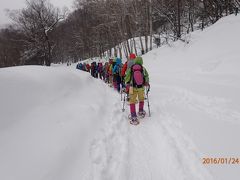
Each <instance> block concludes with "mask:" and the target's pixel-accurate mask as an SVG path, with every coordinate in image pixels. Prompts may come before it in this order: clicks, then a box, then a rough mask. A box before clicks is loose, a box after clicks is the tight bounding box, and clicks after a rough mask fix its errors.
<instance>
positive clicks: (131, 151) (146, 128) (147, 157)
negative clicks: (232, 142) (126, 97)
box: [84, 93, 212, 180]
mask: <svg viewBox="0 0 240 180" xmlns="http://www.w3.org/2000/svg"><path fill="white" fill-rule="evenodd" d="M187 94H188V95H189V93H187ZM169 101H171V102H174V99H170V100H169ZM165 103H168V102H165ZM161 106H164V103H163V104H161V105H159V104H154V103H152V108H153V109H152V113H153V115H152V117H151V118H149V117H145V119H142V120H141V122H140V124H139V125H138V126H132V125H130V124H129V122H128V113H129V111H128V108H129V107H128V106H127V107H126V109H127V112H125V113H122V112H121V105H120V104H119V99H116V102H115V103H114V108H113V112H112V116H111V117H110V118H109V120H108V122H109V123H108V125H107V127H106V128H105V129H103V130H102V136H101V138H98V139H94V140H93V142H92V144H91V146H90V156H91V159H92V168H91V170H90V172H89V174H87V176H86V177H85V178H84V179H85V180H122V179H124V180H146V179H147V180H159V179H164V180H173V179H178V180H208V179H212V177H211V175H210V174H209V173H208V171H207V170H206V169H205V167H203V166H202V164H201V158H200V157H199V153H198V150H197V148H196V147H195V146H194V144H193V143H192V142H191V139H190V138H188V136H187V135H185V134H184V133H183V131H182V130H181V125H180V123H178V121H177V119H175V118H174V114H169V113H167V112H166V111H165V112H162V109H164V108H162V107H161ZM145 108H147V107H146V105H145ZM137 109H138V107H137ZM156 112H161V113H156ZM155 113H156V115H157V114H160V115H159V116H155Z"/></svg>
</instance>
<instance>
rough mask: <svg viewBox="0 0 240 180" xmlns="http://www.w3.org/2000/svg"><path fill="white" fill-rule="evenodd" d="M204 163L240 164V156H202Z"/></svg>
mask: <svg viewBox="0 0 240 180" xmlns="http://www.w3.org/2000/svg"><path fill="white" fill-rule="evenodd" d="M202 163H203V164H205V165H212V164H213V165H214V164H216V165H217V164H229V165H231V164H232V165H240V157H226V158H224V157H220V158H209V157H207V158H202Z"/></svg>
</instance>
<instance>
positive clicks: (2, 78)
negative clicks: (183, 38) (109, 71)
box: [0, 16, 240, 180]
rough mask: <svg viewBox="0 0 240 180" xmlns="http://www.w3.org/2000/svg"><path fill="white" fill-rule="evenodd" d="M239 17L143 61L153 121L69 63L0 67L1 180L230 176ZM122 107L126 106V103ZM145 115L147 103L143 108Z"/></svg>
mask: <svg viewBox="0 0 240 180" xmlns="http://www.w3.org/2000/svg"><path fill="white" fill-rule="evenodd" d="M239 32H240V16H237V17H235V16H228V17H225V18H223V19H221V20H219V22H217V23H216V24H215V25H213V26H211V27H209V28H207V29H205V30H204V31H203V32H201V31H196V32H194V33H193V34H192V35H191V38H190V42H189V43H188V44H184V43H182V42H176V43H174V44H173V46H172V47H168V46H164V47H161V48H159V49H155V50H153V51H152V52H150V53H148V54H146V55H144V56H143V58H144V66H145V67H146V68H147V70H148V72H149V74H150V81H151V92H150V103H151V112H152V116H151V117H146V118H145V119H143V120H141V123H140V125H139V126H132V125H130V124H129V123H128V118H127V116H128V113H129V110H128V109H127V111H126V112H124V113H122V112H121V107H122V102H121V101H120V95H119V94H118V93H116V92H115V91H114V90H112V89H110V88H109V87H108V86H107V85H106V84H104V83H103V82H101V81H100V80H96V79H93V78H91V77H90V75H89V74H88V73H85V72H81V71H78V70H76V69H75V67H73V66H71V67H67V66H54V67H39V66H23V67H13V68H3V69H0V179H1V180H150V179H151V180H159V179H162V180H211V179H214V180H226V179H230V180H238V179H239V177H240V162H239V164H235V165H233V164H232V165H230V164H223V165H221V164H215V165H214V164H210V165H206V164H203V160H202V159H203V158H221V157H223V158H230V157H233V158H240V144H239V140H238V138H239V137H240V109H239V107H240V94H239V92H240V71H239V67H240V60H239V59H240V54H239V42H240V36H239V35H238V34H239ZM127 108H128V106H127ZM146 110H147V107H146Z"/></svg>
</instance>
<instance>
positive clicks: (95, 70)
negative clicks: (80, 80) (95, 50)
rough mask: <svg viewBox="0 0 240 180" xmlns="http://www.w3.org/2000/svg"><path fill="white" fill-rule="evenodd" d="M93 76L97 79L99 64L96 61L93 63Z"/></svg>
mask: <svg viewBox="0 0 240 180" xmlns="http://www.w3.org/2000/svg"><path fill="white" fill-rule="evenodd" d="M91 75H92V77H94V78H97V63H96V62H95V61H94V62H92V63H91Z"/></svg>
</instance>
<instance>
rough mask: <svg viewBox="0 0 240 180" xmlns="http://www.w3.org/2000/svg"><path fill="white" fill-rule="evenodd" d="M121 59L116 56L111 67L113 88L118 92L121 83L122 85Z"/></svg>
mask: <svg viewBox="0 0 240 180" xmlns="http://www.w3.org/2000/svg"><path fill="white" fill-rule="evenodd" d="M121 73H122V59H121V58H116V64H115V66H114V67H113V79H114V82H115V84H114V88H115V89H116V90H117V91H118V92H120V89H121V85H122V75H121Z"/></svg>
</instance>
